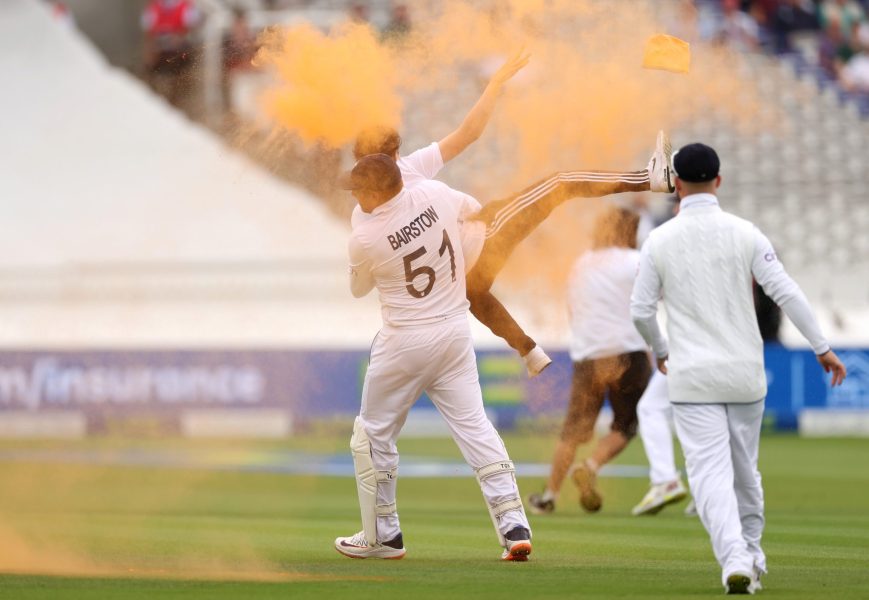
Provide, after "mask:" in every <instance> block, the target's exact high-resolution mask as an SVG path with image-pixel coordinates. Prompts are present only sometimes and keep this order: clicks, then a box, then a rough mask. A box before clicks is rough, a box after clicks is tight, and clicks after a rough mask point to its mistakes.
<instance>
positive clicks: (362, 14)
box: [348, 2, 368, 25]
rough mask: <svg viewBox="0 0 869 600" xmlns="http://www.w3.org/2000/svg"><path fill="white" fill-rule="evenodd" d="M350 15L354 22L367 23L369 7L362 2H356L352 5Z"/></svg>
mask: <svg viewBox="0 0 869 600" xmlns="http://www.w3.org/2000/svg"><path fill="white" fill-rule="evenodd" d="M348 16H349V17H350V20H351V21H352V22H353V23H357V24H360V25H365V24H367V23H368V7H367V6H366V5H364V4H362V3H361V2H354V3H353V4H351V5H350V11H349V15H348Z"/></svg>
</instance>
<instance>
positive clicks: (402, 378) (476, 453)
mask: <svg viewBox="0 0 869 600" xmlns="http://www.w3.org/2000/svg"><path fill="white" fill-rule="evenodd" d="M344 185H345V187H346V188H347V189H350V190H352V192H353V195H354V197H355V198H356V199H357V200H358V202H359V206H360V207H361V210H362V211H363V212H364V213H365V214H366V215H367V216H368V218H366V219H364V220H362V222H360V223H359V224H357V225H356V226H354V228H353V233H352V235H351V238H350V242H349V253H350V269H351V272H350V287H351V291H352V293H353V295H354V296H356V297H361V296H364V295H366V294H367V293H368V292H370V291H371V290H372V289H373V288H374V287H376V288H377V290H378V292H379V294H380V302H381V306H382V313H383V328H382V329H381V330H380V332H379V333H378V334H377V337H376V338H375V340H374V343H373V344H372V347H371V359H370V362H369V366H368V371H367V372H366V374H365V383H364V386H363V389H362V408H361V411H360V414H359V417H357V418H356V421H355V423H354V426H353V436H352V438H351V440H350V447H351V450H352V453H353V462H354V467H355V470H356V483H357V491H358V494H359V505H360V509H361V513H362V526H363V529H362V531H360V532H359V533H357V534H356V535H353V536H350V537H339V538H337V539H336V540H335V548H336V549H337V550H338V552H340V553H342V554H344V555H346V556H350V557H353V558H402V557H403V556H404V554H405V548H404V540H403V537H402V533H401V527H400V524H399V519H398V512H397V509H396V503H395V492H396V477H397V469H398V451H397V448H396V440H397V438H398V435H399V433H400V431H401V428H402V427H403V425H404V423H405V420H406V419H407V414H408V411H409V410H410V408H411V406H412V405H413V404H414V402H416V400H417V399H418V398H419V396H420V395H421V394H422V393H423V392H425V393H427V394H428V396H429V398H431V400H432V402H433V403H434V405H435V406H436V407H437V409H438V410H439V411H440V413H441V414H442V415H443V417H444V419H445V420H446V422H447V424H448V426H449V428H450V432H451V433H452V436H453V439H454V440H455V441H456V444H458V446H459V449H460V450H461V452H462V455H463V456H464V458H465V460H466V461H467V463H468V464H469V465H471V467H473V468H474V471H475V472H476V475H477V479H478V481H479V484H480V487H481V489H482V492H483V496H484V497H485V500H486V503H487V506H488V508H489V513H490V515H491V518H492V522H493V524H494V525H495V530H496V533H497V535H498V539H499V542H500V543H501V546H502V547H503V552H502V554H501V558H502V560H510V561H525V560H527V559H528V555H529V554H530V553H531V530H530V526H529V525H528V519H527V518H526V516H525V511H524V508H523V506H522V500H521V499H520V496H519V489H518V487H517V485H516V477H515V472H514V467H513V463H512V462H511V461H510V458H509V456H508V454H507V450H506V448H505V447H504V443H503V441H502V440H501V438H500V436H499V435H498V433H497V431H495V428H494V427H493V426H492V423H491V422H490V421H489V419H488V418H487V417H486V414H485V412H484V410H483V398H482V393H481V391H480V383H479V378H478V375H477V362H476V356H475V354H474V348H473V344H472V340H471V333H470V328H469V326H468V316H467V311H468V300H467V297H466V292H465V257H464V253H463V250H462V246H461V243H460V231H459V227H460V222H461V221H462V220H463V219H464V217H465V214H466V213H470V212H474V211H476V210H478V209H479V204H478V203H477V202H476V200H474V199H473V198H471V197H470V196H468V195H466V194H462V193H460V192H457V191H455V190H453V189H451V188H449V187H448V186H446V185H445V184H443V183H441V182H438V181H424V182H420V183H418V184H417V185H415V186H413V187H403V185H402V177H401V172H400V170H399V168H398V165H396V164H395V162H394V161H393V159H392V158H391V157H389V156H386V155H384V154H375V155H370V156H366V157H364V158H361V159H360V160H359V161H358V162H357V163H356V165H355V166H354V167H353V170H352V171H351V173H350V174H349V177H348V178H347V180H346V181H345V182H344Z"/></svg>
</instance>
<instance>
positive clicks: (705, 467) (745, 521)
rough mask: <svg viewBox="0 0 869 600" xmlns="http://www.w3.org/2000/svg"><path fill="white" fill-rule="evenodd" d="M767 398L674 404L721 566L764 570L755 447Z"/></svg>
mask: <svg viewBox="0 0 869 600" xmlns="http://www.w3.org/2000/svg"><path fill="white" fill-rule="evenodd" d="M763 407H764V401H763V400H759V401H757V402H752V403H750V404H673V415H674V416H675V420H676V431H677V433H678V435H679V441H680V442H681V443H682V450H683V451H684V452H685V466H686V467H687V470H688V484H689V486H690V487H691V493H692V494H694V500H695V502H696V503H697V512H698V514H699V515H700V520H701V521H702V522H703V526H704V527H705V528H706V531H707V532H709V537H710V538H711V539H712V550H713V552H714V553H715V558H716V559H718V563H719V564H720V565H721V568H722V577H721V580H722V583H725V582H726V578H727V575H729V574H731V573H733V572H734V571H741V572H745V573H749V574H750V573H751V572H752V571H751V570H752V567H757V568H758V569H759V570H760V571H761V572H763V573H766V556H764V554H763V550H761V548H760V538H761V535H762V534H763V524H764V520H763V488H762V487H761V481H760V472H759V471H758V470H757V452H758V445H759V443H760V426H761V421H762V418H763Z"/></svg>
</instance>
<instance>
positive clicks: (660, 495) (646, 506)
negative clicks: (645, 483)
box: [631, 479, 688, 517]
mask: <svg viewBox="0 0 869 600" xmlns="http://www.w3.org/2000/svg"><path fill="white" fill-rule="evenodd" d="M687 495H688V490H687V489H686V488H685V484H683V483H682V480H681V479H675V480H673V481H671V482H669V483H659V484H658V485H653V486H652V487H651V488H649V491H648V492H647V493H646V495H645V496H643V499H642V500H640V503H639V504H637V505H636V506H635V507H634V508H633V510H631V514H632V515H634V516H635V517H637V516H639V515H656V514H658V513H659V512H661V510H662V509H663V508H664V507H665V506H668V505H670V504H675V503H676V502H679V501H680V500H683V499H684V498H685V496H687Z"/></svg>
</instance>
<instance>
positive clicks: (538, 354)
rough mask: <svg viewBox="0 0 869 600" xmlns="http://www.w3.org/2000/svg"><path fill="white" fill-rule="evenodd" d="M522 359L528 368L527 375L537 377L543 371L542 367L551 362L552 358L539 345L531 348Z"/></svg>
mask: <svg viewBox="0 0 869 600" xmlns="http://www.w3.org/2000/svg"><path fill="white" fill-rule="evenodd" d="M522 360H523V361H524V362H525V368H526V369H528V377H537V376H538V375H540V373H542V372H543V369H545V368H546V367H548V366H549V365H551V364H552V359H551V358H549V357H548V356H547V355H546V353H545V352H544V351H543V348H541V347H540V346H534V347H533V348H531V351H530V352H529V353H528V354H526V355H525V356H523V357H522Z"/></svg>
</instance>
